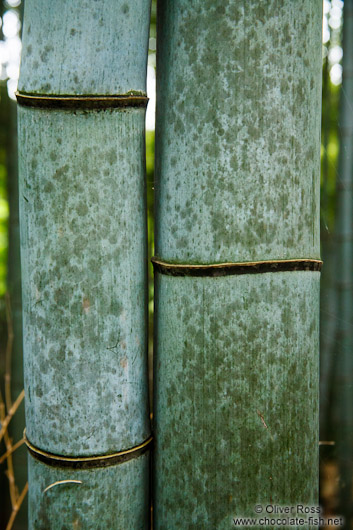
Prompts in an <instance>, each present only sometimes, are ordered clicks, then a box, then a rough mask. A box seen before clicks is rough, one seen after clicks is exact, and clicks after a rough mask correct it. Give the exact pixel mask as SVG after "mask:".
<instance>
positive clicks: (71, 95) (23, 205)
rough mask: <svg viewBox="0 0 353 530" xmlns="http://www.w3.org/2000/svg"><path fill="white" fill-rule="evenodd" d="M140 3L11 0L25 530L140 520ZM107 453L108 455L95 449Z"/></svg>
mask: <svg viewBox="0 0 353 530" xmlns="http://www.w3.org/2000/svg"><path fill="white" fill-rule="evenodd" d="M149 12H150V1H149V0H136V1H134V2H126V1H123V0H104V1H102V2H99V3H95V2H90V1H86V0H80V1H78V2H66V1H64V0H60V1H57V2H47V1H46V0H28V1H26V5H25V12H24V28H23V52H22V62H21V74H20V80H19V95H18V101H19V108H18V111H19V146H20V153H19V172H20V225H21V262H22V289H23V321H24V323H23V330H24V369H25V391H26V425H27V427H26V429H27V430H26V436H27V440H28V444H29V446H30V447H31V452H30V455H29V528H30V529H36V530H38V529H46V530H47V529H48V528H50V529H56V528H63V527H70V528H71V527H79V528H87V529H88V528H97V525H98V526H99V528H102V529H108V528H109V529H121V530H123V529H124V530H126V529H134V530H135V529H137V528H141V529H142V528H147V527H148V524H149V487H148V485H149V476H148V475H149V445H148V443H147V444H146V445H145V450H144V451H134V448H136V447H138V446H140V445H141V444H143V443H144V442H146V441H148V440H149V437H150V425H149V407H148V379H147V321H146V316H147V309H146V308H147V268H146V246H147V234H146V199H145V182H144V179H145V152H144V151H145V142H144V127H145V125H144V123H145V104H146V99H147V98H146V63H147V45H148V31H149ZM33 448H34V449H33ZM130 449H132V451H130V452H128V453H127V452H126V450H130ZM115 453H119V454H120V453H123V454H124V456H121V455H120V456H118V457H117V459H115V460H114V459H111V458H110V459H109V455H111V454H115ZM127 455H128V456H127ZM97 456H100V457H102V458H101V460H99V462H98V463H97V460H96V459H94V457H97ZM90 459H91V460H90ZM92 462H93V463H92ZM49 486H50V488H49Z"/></svg>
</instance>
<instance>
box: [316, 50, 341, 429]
mask: <svg viewBox="0 0 353 530" xmlns="http://www.w3.org/2000/svg"><path fill="white" fill-rule="evenodd" d="M331 111H332V105H331V83H330V72H329V60H328V54H327V56H326V57H325V60H324V64H323V87H322V147H323V156H322V165H321V169H322V180H321V182H322V185H321V255H322V259H323V262H324V263H325V266H324V268H323V272H322V275H321V291H320V438H321V440H328V439H329V437H330V435H331V434H332V433H331V428H330V427H331V422H330V405H331V390H332V380H333V378H332V373H333V372H332V371H333V368H334V348H335V336H336V322H337V318H336V317H337V315H336V311H335V310H336V303H337V297H336V289H335V280H334V278H335V259H336V258H335V238H334V230H333V227H332V226H331V224H332V223H331V222H330V221H331V217H332V216H331V215H330V213H331V211H330V210H331V208H330V202H331V201H330V191H329V176H330V169H329V157H328V145H329V140H330V135H331V120H330V117H331Z"/></svg>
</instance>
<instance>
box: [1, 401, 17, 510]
mask: <svg viewBox="0 0 353 530" xmlns="http://www.w3.org/2000/svg"><path fill="white" fill-rule="evenodd" d="M4 420H5V404H4V401H3V399H2V396H0V421H1V423H2V424H3V422H4ZM4 442H5V445H6V452H7V453H9V456H8V457H7V471H6V476H7V478H8V480H9V490H10V499H11V506H12V508H14V506H16V502H17V489H16V483H15V474H14V470H13V462H12V455H11V449H12V444H11V438H10V436H9V433H8V432H7V430H5V432H4Z"/></svg>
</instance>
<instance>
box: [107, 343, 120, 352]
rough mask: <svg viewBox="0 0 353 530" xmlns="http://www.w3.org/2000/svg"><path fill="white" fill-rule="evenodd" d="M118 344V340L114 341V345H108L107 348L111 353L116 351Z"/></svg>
mask: <svg viewBox="0 0 353 530" xmlns="http://www.w3.org/2000/svg"><path fill="white" fill-rule="evenodd" d="M118 344H119V341H117V342H116V344H115V346H110V347H108V348H107V350H109V351H111V352H112V353H118Z"/></svg>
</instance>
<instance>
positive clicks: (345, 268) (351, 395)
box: [333, 0, 353, 530]
mask: <svg viewBox="0 0 353 530" xmlns="http://www.w3.org/2000/svg"><path fill="white" fill-rule="evenodd" d="M342 66H343V79H342V89H341V99H340V111H339V112H340V116H339V125H340V129H339V131H340V134H339V136H340V153H339V168H338V180H337V184H336V189H337V221H336V223H337V224H336V227H335V228H336V230H335V239H336V255H335V258H336V267H335V287H336V297H337V323H336V326H337V329H336V342H335V348H334V366H335V368H334V389H333V400H334V404H333V421H334V438H335V441H336V446H337V457H338V464H339V471H340V482H339V488H340V493H339V497H340V512H339V513H341V514H342V515H343V516H344V518H345V526H344V528H345V529H347V530H348V529H351V528H352V520H353V503H352V479H353V414H352V403H353V379H352V377H353V375H352V374H353V360H352V351H353V282H352V274H353V245H352V236H353V234H352V224H353V180H352V179H353V109H352V103H351V102H352V101H353V1H352V0H346V1H345V2H344V7H343V64H342Z"/></svg>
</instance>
